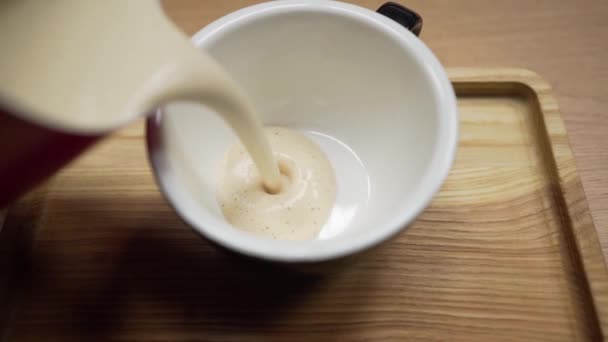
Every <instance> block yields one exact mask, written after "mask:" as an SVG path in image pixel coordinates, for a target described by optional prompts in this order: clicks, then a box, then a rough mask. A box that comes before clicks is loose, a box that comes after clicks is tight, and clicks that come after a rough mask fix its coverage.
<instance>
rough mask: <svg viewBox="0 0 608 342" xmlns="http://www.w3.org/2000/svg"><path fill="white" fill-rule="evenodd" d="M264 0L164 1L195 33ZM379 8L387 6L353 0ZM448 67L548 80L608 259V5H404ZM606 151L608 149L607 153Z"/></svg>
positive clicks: (593, 0) (546, 1) (416, 0)
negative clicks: (527, 72) (520, 71)
mask: <svg viewBox="0 0 608 342" xmlns="http://www.w3.org/2000/svg"><path fill="white" fill-rule="evenodd" d="M255 2H259V1H212V0H206V1H199V0H164V2H163V3H164V6H165V8H166V10H167V12H168V13H169V15H170V16H171V17H172V18H173V19H174V20H175V21H176V22H177V23H178V25H179V26H180V27H181V28H182V29H184V30H185V31H186V32H187V33H188V34H192V33H194V32H196V31H197V30H198V29H199V28H200V27H201V26H202V25H205V24H206V23H208V21H209V20H213V19H215V18H218V17H220V16H222V15H224V14H226V13H228V12H231V11H233V10H236V9H238V8H241V7H243V6H246V5H249V4H252V3H255ZM351 2H353V3H357V4H359V5H361V6H364V7H367V8H370V9H376V8H378V7H379V6H380V5H381V4H382V3H383V2H384V1H373V0H359V1H351ZM400 3H402V4H404V5H406V6H408V7H410V8H411V9H414V10H416V11H417V12H419V13H420V14H421V16H422V17H423V19H424V27H423V29H422V35H421V38H422V39H423V40H424V41H425V42H426V44H428V45H429V46H430V48H431V49H432V50H433V51H434V52H435V54H436V55H437V56H438V57H439V59H440V60H441V61H442V62H443V64H444V65H445V66H446V67H456V66H474V67H497V66H510V67H523V68H528V69H531V70H534V71H535V72H537V73H539V74H540V75H541V76H542V77H544V78H545V79H546V80H547V81H548V82H549V83H550V84H551V85H552V86H553V89H554V93H555V96H556V97H557V100H558V103H559V105H560V107H561V112H562V115H563V118H564V120H565V123H566V128H567V130H568V134H569V136H570V143H571V145H572V150H573V152H574V155H575V158H576V161H577V166H578V171H579V174H580V176H581V178H582V182H583V185H584V188H585V192H586V194H587V199H588V201H589V206H590V207H591V212H592V216H593V219H594V221H595V226H596V228H597V230H598V234H599V237H600V241H601V243H602V248H603V251H604V256H605V257H606V256H608V109H607V108H608V1H607V0H582V1H574V0H569V1H558V0H534V1H531V0H515V1H497V0H493V1H488V0H458V1H453V0H407V1H405V0H402V1H400ZM602 147H604V148H602Z"/></svg>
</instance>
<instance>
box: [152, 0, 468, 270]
mask: <svg viewBox="0 0 608 342" xmlns="http://www.w3.org/2000/svg"><path fill="white" fill-rule="evenodd" d="M193 42H194V44H196V45H197V46H199V47H200V48H201V49H204V50H205V51H207V52H208V53H210V54H211V55H212V56H213V57H215V58H216V59H217V60H218V61H220V62H221V64H222V65H223V66H224V67H225V68H226V70H227V71H228V72H229V74H230V75H231V76H232V77H233V78H234V80H235V81H236V82H237V83H238V84H239V85H240V86H241V87H242V88H243V89H244V91H245V92H246V93H247V95H248V96H249V97H250V98H251V99H252V101H253V103H254V104H255V106H256V108H257V110H258V114H259V116H260V118H261V120H262V121H263V122H264V124H267V125H279V126H287V127H291V128H294V129H299V130H302V131H305V132H306V133H307V134H309V135H310V136H311V137H312V138H313V139H315V140H316V141H317V142H318V143H319V144H320V145H321V147H322V148H323V149H324V150H325V151H326V153H327V154H328V156H329V158H330V161H331V162H332V165H333V166H334V169H335V171H336V177H337V179H338V189H337V190H338V198H339V199H340V201H341V203H342V204H344V205H343V206H342V207H340V208H338V209H339V210H334V212H332V219H333V220H336V221H337V222H338V223H339V221H341V220H342V221H344V222H347V224H346V225H345V226H342V227H341V228H340V229H338V230H335V231H332V232H329V233H327V234H325V235H324V236H320V238H318V239H315V240H310V241H297V242H294V241H280V240H270V239H268V238H265V237H261V236H257V235H253V234H251V233H248V232H245V231H243V230H240V229H237V228H234V227H232V226H231V225H230V224H229V223H228V222H227V221H226V220H225V219H224V217H223V215H222V213H221V210H220V209H219V206H218V204H217V200H216V191H217V189H216V181H217V179H218V176H219V165H221V161H222V160H223V158H224V156H225V153H226V151H227V149H228V147H229V146H230V145H232V144H233V143H234V142H235V141H236V137H235V136H234V134H233V133H232V132H231V131H230V129H229V128H228V127H227V126H226V124H225V123H224V122H223V120H222V119H221V118H220V116H218V115H217V114H215V113H213V112H211V111H209V110H207V109H205V108H202V107H200V106H197V105H195V104H188V103H175V104H171V105H169V106H167V107H165V108H164V109H163V110H162V111H160V112H159V113H158V114H157V115H156V116H155V117H154V118H151V119H150V121H149V124H148V135H149V137H148V142H149V145H150V146H149V148H150V150H149V153H150V160H151V163H152V164H153V167H154V169H155V173H156V175H157V179H158V181H159V184H160V186H161V187H162V189H163V191H164V192H165V195H166V196H167V198H168V199H169V201H170V202H171V203H172V205H173V206H174V207H175V209H176V210H177V212H178V213H179V214H180V215H181V216H182V217H183V218H184V219H185V220H186V221H187V222H188V223H189V224H190V225H192V226H193V228H194V229H196V230H197V231H199V232H200V233H202V234H203V235H204V236H206V237H207V238H209V239H211V240H212V241H215V242H216V243H219V244H220V245H223V246H225V247H227V248H229V249H233V250H236V251H238V252H240V253H243V254H246V255H250V256H254V257H260V258H264V259H270V260H277V261H322V260H327V259H330V258H334V257H338V256H343V255H346V254H350V253H353V252H356V251H359V250H362V249H365V248H367V247H370V246H372V245H375V244H377V243H379V242H381V241H384V240H386V239H387V238H389V237H391V236H393V235H394V234H396V233H397V232H399V231H401V230H402V229H403V228H405V227H406V226H407V225H408V224H409V223H410V222H411V221H412V220H413V219H414V218H415V217H416V216H417V215H418V214H419V213H420V212H421V211H422V210H423V209H424V208H425V207H426V206H427V205H428V203H429V202H430V200H431V198H432V196H433V195H434V194H435V193H436V192H437V191H438V189H439V188H440V186H441V184H442V183H443V180H444V179H445V177H446V176H447V173H448V171H449V168H450V166H451V164H452V160H453V158H454V154H455V149H456V144H457V129H458V116H457V109H456V101H455V96H454V93H453V89H452V87H451V84H450V82H449V80H448V78H447V76H446V74H445V71H444V69H443V68H442V66H441V65H440V63H439V62H438V61H437V59H436V58H435V57H434V55H433V54H432V52H431V51H430V50H429V49H428V48H427V47H426V46H425V45H424V44H423V43H422V42H421V41H420V40H419V39H418V38H417V37H415V36H414V35H413V34H412V33H410V32H409V31H407V30H406V29H404V28H403V27H401V26H400V25H399V24H397V23H395V22H393V21H392V20H390V19H388V18H386V17H384V16H382V15H380V14H378V13H376V12H373V11H370V10H367V9H364V8H361V7H357V6H354V5H349V4H344V3H339V2H330V1H277V2H271V3H264V4H260V5H256V6H252V7H248V8H245V9H242V10H239V11H237V12H234V13H232V14H230V15H228V16H225V17H223V18H221V19H219V20H217V21H216V22H214V23H212V24H211V25H209V26H207V27H205V28H204V29H203V30H201V31H200V32H198V33H197V34H196V35H195V36H194V37H193ZM336 141H339V142H341V143H343V144H336ZM338 145H340V146H342V148H343V150H340V148H338V149H337V150H336V148H335V146H338ZM345 146H346V147H347V148H346V147H345ZM168 151H171V152H168ZM176 151H177V152H176ZM351 151H352V152H353V153H354V154H352V155H351V156H349V155H348V154H349V153H350V152H351ZM353 156H356V157H357V158H353ZM349 209H350V212H349ZM334 223H336V222H334ZM338 226H339V224H338Z"/></svg>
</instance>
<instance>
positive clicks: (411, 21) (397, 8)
mask: <svg viewBox="0 0 608 342" xmlns="http://www.w3.org/2000/svg"><path fill="white" fill-rule="evenodd" d="M376 12H378V13H380V14H382V15H383V16H385V17H388V18H390V19H392V20H394V21H396V22H397V23H399V24H401V26H403V27H405V28H406V29H408V30H410V31H412V33H413V34H415V35H416V36H419V35H420V31H422V17H421V16H420V15H419V14H418V13H416V12H414V11H412V10H411V9H409V8H407V7H405V6H402V5H400V4H398V3H394V2H387V3H385V4H384V5H382V6H380V8H378V10H377V11H376Z"/></svg>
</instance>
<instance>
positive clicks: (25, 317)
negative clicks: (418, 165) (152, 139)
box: [0, 69, 608, 341]
mask: <svg viewBox="0 0 608 342" xmlns="http://www.w3.org/2000/svg"><path fill="white" fill-rule="evenodd" d="M451 77H452V80H453V82H454V85H455V88H456V90H457V93H458V97H459V106H460V113H461V133H460V148H459V151H458V157H457V160H456V163H455V165H454V168H453V170H452V172H451V174H450V176H449V178H448V180H447V182H446V183H445V185H444V186H443V188H442V191H441V193H440V194H439V196H438V197H437V198H436V199H435V200H434V202H433V203H432V205H431V206H430V207H429V208H428V209H427V210H426V211H425V212H424V214H423V215H422V216H420V217H419V218H418V220H417V221H416V222H415V224H413V225H412V226H411V227H410V228H409V229H408V230H407V231H406V232H404V233H402V234H401V235H399V236H398V237H397V238H395V239H394V240H392V241H391V242H389V243H386V244H384V245H383V246H381V247H379V248H377V249H375V250H374V251H372V252H369V253H368V254H365V255H363V256H361V257H360V258H359V259H358V260H356V261H354V262H352V263H349V264H346V265H344V266H343V267H341V268H339V269H337V270H335V271H333V272H331V273H330V274H327V275H325V276H304V275H298V274H292V273H290V272H287V271H285V270H283V269H274V268H271V267H268V266H266V265H259V264H255V263H252V262H249V261H246V260H243V259H241V258H237V257H234V256H231V255H229V254H227V253H224V252H222V251H219V250H216V249H215V248H213V247H212V246H211V245H210V244H209V243H208V242H206V241H205V240H204V239H202V238H200V237H199V236H198V235H197V234H196V233H195V232H194V231H193V230H192V229H190V228H189V227H188V226H186V225H185V224H184V223H182V221H181V220H180V219H179V218H178V217H177V215H176V214H175V213H174V212H173V210H172V209H171V208H170V207H169V206H168V204H167V203H166V202H165V201H164V200H163V198H162V197H161V195H160V193H159V191H158V189H157V187H156V185H155V183H154V181H153V177H152V175H151V172H150V168H149V167H148V164H147V160H146V154H145V144H144V141H143V129H142V125H141V124H139V125H135V126H133V127H130V128H128V129H126V130H124V131H121V132H119V133H117V134H116V135H114V136H113V137H112V138H110V139H108V140H106V141H104V142H102V143H101V144H100V145H98V146H96V147H95V148H94V150H92V151H90V153H88V154H87V155H85V156H84V157H83V158H81V159H79V160H78V161H76V162H75V163H73V164H72V165H71V166H70V167H69V168H68V169H66V170H64V171H63V172H62V173H61V174H59V175H58V176H56V177H55V178H54V179H53V180H52V181H51V182H49V183H48V184H46V185H45V186H42V187H40V188H39V189H37V190H36V191H34V192H32V193H30V194H29V195H28V196H26V197H25V198H23V199H22V200H21V201H19V202H17V203H16V204H15V205H14V206H12V207H11V208H9V209H8V214H7V217H6V220H5V223H4V230H3V231H2V232H1V233H0V253H1V254H0V279H1V282H0V324H2V326H1V328H2V330H1V331H2V335H0V336H3V337H4V338H5V339H7V340H11V341H22V340H32V341H50V340H56V341H66V340H91V339H94V338H95V339H100V340H116V339H118V340H129V341H168V340H171V341H185V340H189V341H190V340H231V341H232V340H245V341H252V340H267V339H271V338H273V337H274V338H275V339H277V340H305V341H311V340H333V341H342V340H386V339H395V340H406V339H411V340H426V339H431V340H450V341H451V340H466V341H469V340H484V341H495V340H532V341H544V340H547V341H558V340H562V341H571V340H598V339H601V338H603V336H605V334H607V333H608V312H607V311H608V273H607V272H606V269H605V266H604V261H603V258H602V254H601V250H600V246H599V243H598V240H597V236H596V232H595V230H594V227H593V223H592V220H591V217H590V214H589V209H588V207H587V202H586V199H585V195H584V193H583V189H582V187H581V183H580V181H579V177H578V175H577V172H576V168H575V164H574V160H573V158H572V153H571V152H570V147H569V146H568V139H567V136H566V132H565V130H564V125H563V123H562V120H561V118H560V115H559V112H558V109H557V105H556V102H555V100H554V99H553V97H552V96H551V93H550V89H549V87H548V85H547V84H546V83H545V82H543V81H542V80H540V79H539V78H538V77H537V76H536V75H535V74H533V73H531V72H528V71H525V70H518V69H487V70H484V69H453V70H451ZM202 130H203V131H204V128H202Z"/></svg>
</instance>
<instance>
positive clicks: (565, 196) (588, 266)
mask: <svg viewBox="0 0 608 342" xmlns="http://www.w3.org/2000/svg"><path fill="white" fill-rule="evenodd" d="M447 72H448V76H449V78H450V81H451V82H452V84H453V85H454V87H455V88H456V87H457V86H458V84H459V83H461V84H465V83H466V84H480V83H494V84H497V85H501V86H504V87H508V86H509V85H516V86H518V87H520V88H522V89H523V90H524V91H525V92H527V93H528V95H531V96H532V100H533V101H534V102H536V103H537V104H538V106H539V112H540V115H539V116H540V117H541V121H540V125H541V129H542V130H543V131H544V132H542V133H543V135H544V136H543V137H542V139H544V140H546V141H547V146H545V147H546V148H548V149H549V150H550V151H551V154H550V155H548V156H545V158H546V159H548V160H547V161H548V162H550V163H551V164H552V165H550V167H554V168H555V171H556V175H555V177H556V179H555V180H556V181H557V183H558V185H559V186H558V189H555V191H554V196H555V197H558V199H559V198H560V197H561V200H562V201H563V205H559V204H558V205H559V207H560V208H559V209H560V210H561V211H565V212H564V213H563V214H562V215H561V217H562V221H563V220H564V219H566V220H569V221H570V224H569V225H568V226H569V227H568V228H570V229H571V230H572V232H571V236H572V237H573V238H574V242H575V246H574V247H575V248H576V251H574V252H575V255H574V256H571V258H576V257H578V258H579V259H580V260H579V261H580V266H581V267H582V268H583V269H582V271H583V274H584V276H585V279H582V283H583V285H584V286H586V287H588V289H586V290H588V292H589V295H590V297H591V300H592V304H593V305H594V309H595V312H594V313H595V319H596V320H597V323H598V328H599V329H600V330H601V331H600V333H601V334H602V336H603V337H604V338H608V336H607V335H606V334H607V333H608V268H607V266H606V260H605V259H604V255H603V252H602V248H601V245H600V240H599V236H598V233H597V229H596V228H595V224H594V222H593V217H592V216H591V211H590V209H589V203H588V201H587V195H586V193H585V189H584V187H583V184H582V182H581V180H580V176H579V173H578V168H577V167H576V159H575V158H574V155H573V153H572V147H571V144H570V140H569V137H568V133H567V130H566V128H565V125H564V121H563V118H562V116H561V112H560V110H559V106H558V103H557V100H556V98H555V96H554V95H553V90H552V88H551V86H550V85H549V83H548V82H547V81H546V80H545V79H544V78H542V77H541V76H540V75H539V74H538V73H536V72H534V71H532V70H529V69H525V68H509V67H505V68H478V67H471V68H469V67H455V68H448V69H447ZM520 90H521V89H520ZM548 117H550V119H551V125H547V118H548ZM557 131H559V132H564V133H565V134H564V135H565V139H566V145H567V150H566V151H564V150H562V151H561V152H560V153H561V154H562V155H563V154H564V153H566V154H567V155H568V159H569V160H571V162H572V165H570V166H568V168H569V170H570V171H569V174H568V175H567V174H566V170H565V167H564V165H563V161H560V160H559V159H557V158H555V155H556V151H555V146H556V145H555V142H554V135H555V134H557ZM566 183H568V187H569V188H572V189H573V190H574V191H564V188H565V187H566ZM579 191H580V192H581V193H582V194H583V196H582V197H583V200H580V199H576V198H573V197H574V194H573V193H576V192H579ZM569 203H576V206H577V208H578V210H577V211H576V212H574V209H573V208H572V207H571V206H570V205H568V204H569Z"/></svg>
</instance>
